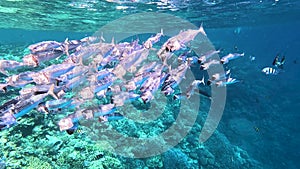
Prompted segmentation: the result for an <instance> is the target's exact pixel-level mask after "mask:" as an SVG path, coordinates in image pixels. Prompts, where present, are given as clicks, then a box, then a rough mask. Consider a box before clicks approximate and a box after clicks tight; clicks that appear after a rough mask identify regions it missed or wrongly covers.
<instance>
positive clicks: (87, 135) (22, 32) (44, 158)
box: [0, 0, 300, 169]
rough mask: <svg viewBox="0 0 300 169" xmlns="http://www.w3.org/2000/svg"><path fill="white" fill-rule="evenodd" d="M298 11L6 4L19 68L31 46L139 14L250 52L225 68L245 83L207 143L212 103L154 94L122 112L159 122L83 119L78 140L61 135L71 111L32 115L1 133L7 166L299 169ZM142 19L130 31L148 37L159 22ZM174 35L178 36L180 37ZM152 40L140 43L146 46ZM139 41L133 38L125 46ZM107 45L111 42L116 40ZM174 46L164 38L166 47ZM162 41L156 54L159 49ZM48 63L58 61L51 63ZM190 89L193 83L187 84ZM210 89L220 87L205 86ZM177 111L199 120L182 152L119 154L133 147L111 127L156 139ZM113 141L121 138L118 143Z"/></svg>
mask: <svg viewBox="0 0 300 169" xmlns="http://www.w3.org/2000/svg"><path fill="white" fill-rule="evenodd" d="M299 7H300V3H299V2H297V1H290V0H279V1H273V0H265V1H264V0H262V1H259V0H249V1H236V0H229V1H225V0H223V1H222V0H190V1H168V2H165V1H147V0H141V1H118V2H107V1H97V0H85V1H84V0H81V1H79V0H78V1H75V0H73V1H60V2H54V1H43V2H40V1H35V0H23V1H22V0H15V1H12V0H7V1H1V2H0V13H1V15H0V22H1V24H0V25H1V29H0V35H1V36H0V60H2V59H9V60H17V61H21V60H22V57H23V56H24V55H25V54H28V49H27V47H28V46H29V45H31V44H34V43H37V42H40V41H46V40H55V41H58V42H63V41H64V40H65V39H66V38H68V39H82V38H84V37H86V36H90V35H92V34H94V32H96V31H98V30H99V29H100V28H101V27H102V26H104V25H105V24H108V23H110V22H111V21H114V20H115V19H118V18H120V17H123V16H130V14H134V13H140V12H157V13H168V14H171V15H174V16H177V17H179V18H181V19H184V20H186V21H189V22H191V23H193V24H194V25H195V26H196V27H199V26H200V24H201V23H203V25H204V29H205V31H206V34H207V37H208V39H209V40H210V42H211V43H212V45H213V46H214V47H215V49H221V53H220V56H223V55H226V54H228V53H233V52H244V53H245V56H244V57H242V58H239V59H237V60H235V61H232V62H231V63H229V64H228V65H225V66H224V68H225V69H226V70H228V69H230V70H231V72H233V73H232V75H233V77H234V78H237V79H239V80H241V82H240V83H236V84H233V85H228V86H227V87H226V91H227V95H226V105H225V108H224V112H223V115H222V119H221V121H220V123H218V128H217V130H216V131H214V134H213V135H212V136H211V137H210V138H208V140H207V141H205V142H204V143H199V141H198V140H199V135H200V132H201V129H202V127H203V126H204V121H205V119H206V117H207V116H208V112H209V110H210V106H211V105H212V101H211V100H210V99H207V98H206V97H203V96H199V95H196V96H197V97H199V98H200V101H199V104H200V107H199V111H198V112H192V109H190V108H191V107H192V105H193V104H195V103H193V102H188V104H187V106H186V105H184V104H183V103H184V100H182V102H179V101H178V100H177V101H172V100H167V101H166V100H165V99H164V97H162V99H161V97H160V96H158V97H155V99H158V100H159V101H157V102H155V101H154V103H156V104H153V103H152V104H151V105H146V106H145V105H142V106H141V105H134V106H135V107H138V110H139V111H137V110H136V109H126V108H120V111H121V112H123V113H124V112H125V114H126V115H128V116H129V117H133V119H134V117H140V116H143V117H145V118H149V119H152V116H151V115H149V114H148V115H147V114H143V111H145V113H147V110H148V109H149V107H147V106H150V107H152V108H153V107H154V110H155V111H154V112H159V111H160V110H163V114H162V115H161V116H160V118H158V119H154V120H153V121H152V122H150V123H146V124H144V123H139V122H132V121H126V120H124V119H122V120H114V121H111V122H109V123H108V124H106V125H107V126H110V127H106V128H105V127H104V128H100V129H99V128H97V125H98V123H97V120H94V121H95V122H94V123H93V124H92V125H86V124H85V123H86V122H82V125H81V126H79V129H78V130H76V132H75V133H74V134H71V135H69V134H67V132H65V131H60V130H59V127H58V125H57V123H58V121H59V120H60V119H61V118H63V117H64V116H65V115H66V114H63V113H61V112H54V113H50V114H44V113H41V112H38V111H36V110H32V111H31V112H30V113H28V114H27V115H25V116H23V117H22V118H20V119H18V125H16V126H13V127H11V128H8V129H5V130H2V131H0V136H1V137H0V149H1V151H0V168H1V169H2V168H272V169H273V168H291V169H294V168H295V169H296V168H300V163H299V161H298V157H299V156H300V155H299V151H298V150H299V148H300V146H299V142H300V136H299V126H298V121H299V119H300V117H299V109H300V104H299V100H300V93H299V89H298V87H299V85H298V84H299V82H300V78H299V73H300V69H299V64H300V57H299V52H298V48H299V46H300V33H299V30H298V28H299V26H300V22H299V17H300V13H299V11H300V10H299V9H300V8H299ZM138 19H139V18H137V20H138ZM154 19H155V18H154ZM164 21H165V22H164V23H161V24H162V25H167V26H168V25H173V24H174V23H175V24H176V22H174V20H164ZM124 22H125V23H126V20H125V21H124ZM144 22H146V23H145V24H143V25H140V24H132V25H130V28H132V29H134V28H139V27H147V28H148V29H149V30H150V29H151V28H150V27H151V26H157V25H158V24H159V23H151V22H149V23H147V21H144ZM137 23H139V22H137ZM182 23H184V22H182ZM182 23H180V24H178V27H179V28H174V27H173V28H172V26H170V28H168V29H167V30H165V32H168V31H170V32H171V33H170V34H172V35H175V34H177V33H178V31H177V29H180V25H181V24H182ZM123 24H124V23H123ZM120 25H121V23H120ZM130 28H124V27H122V26H120V27H117V28H115V32H125V31H128V30H130ZM122 29H124V30H122ZM127 29H128V30H127ZM172 29H176V31H177V32H176V31H173V32H172ZM105 33H106V32H103V34H104V36H106V34H105ZM110 33H111V32H110ZM151 33H153V32H151ZM112 36H114V35H112ZM148 37H149V36H146V35H139V36H138V38H139V39H140V42H141V43H142V42H143V41H145V40H146V39H147V38H148ZM135 38H136V36H134V35H132V36H131V37H130V38H127V39H125V40H124V41H129V42H130V41H131V40H132V39H135ZM105 39H106V42H107V41H110V38H105ZM107 39H109V40H107ZM167 39H168V37H163V38H162V39H161V41H163V42H164V41H166V40H167ZM163 42H159V43H158V46H155V47H157V48H159V46H160V45H162V44H163ZM277 54H280V56H283V55H284V56H285V57H286V63H285V64H284V69H283V71H282V72H280V73H279V74H278V75H274V76H266V75H265V74H263V73H262V72H261V69H262V68H264V67H266V66H270V65H271V64H272V61H273V59H274V57H275V56H276V55H277ZM251 57H255V60H251V59H250V58H251ZM62 59H63V58H62ZM50 64H53V62H49V63H46V65H44V66H45V67H46V66H49V65H50ZM191 70H192V71H193V72H192V73H193V74H194V75H195V77H196V78H198V79H201V78H202V74H205V80H207V78H208V75H207V74H206V73H205V72H204V73H203V71H200V70H199V69H198V68H195V67H192V68H191ZM12 73H13V72H12ZM0 78H1V83H3V82H4V79H5V76H4V75H0ZM183 81H184V80H183ZM184 85H188V84H185V83H184V82H183V86H184ZM202 89H203V90H205V91H210V90H212V89H211V88H210V87H207V86H205V87H203V88H202ZM18 90H19V89H12V90H11V91H9V92H7V93H0V98H1V101H0V103H1V105H2V104H3V103H5V102H6V101H8V100H10V99H12V98H14V97H16V96H17V95H18ZM160 99H161V100H160ZM167 99H168V98H167ZM162 101H166V102H167V103H168V104H167V106H164V105H161V104H160V102H162ZM154 105H156V107H155V106H154ZM139 106H141V107H139ZM179 108H183V110H184V111H183V113H184V115H185V116H192V114H193V113H197V119H196V121H195V123H193V125H192V128H191V129H190V130H189V132H188V134H187V135H186V136H184V137H183V138H182V140H180V142H179V143H178V144H176V145H174V147H173V146H172V147H171V148H170V149H168V151H166V152H163V153H159V154H156V155H154V156H152V157H145V158H134V157H132V158H131V157H128V156H122V155H120V153H116V152H118V151H117V150H118V149H121V147H122V146H123V145H126V143H127V140H126V139H124V138H118V137H116V136H114V135H113V134H111V131H110V130H109V128H114V129H116V131H118V132H119V133H122V134H123V135H125V136H132V137H138V138H145V137H150V136H153V135H157V134H159V133H162V132H163V131H164V130H167V129H168V128H169V127H171V126H172V124H173V123H174V122H175V120H176V118H177V117H179V110H178V109H179ZM181 112H182V111H181ZM154 118H155V117H154ZM179 130H180V129H177V130H174V131H173V133H174V135H173V134H172V135H170V136H169V138H167V139H166V140H168V139H169V140H172V139H176V138H177V137H180V134H182V133H180V132H179ZM111 139H115V140H112V142H110V140H111ZM114 141H115V142H114ZM161 146H162V147H164V145H161ZM147 148H149V149H151V147H145V148H144V149H138V150H134V151H133V150H131V149H130V147H128V151H132V153H133V154H135V153H136V154H139V153H141V152H144V156H147V152H148V150H147ZM111 149H115V151H113V150H111ZM135 151H138V152H135ZM142 154H143V153H142ZM133 156H134V155H133Z"/></svg>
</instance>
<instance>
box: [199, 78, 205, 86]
mask: <svg viewBox="0 0 300 169" xmlns="http://www.w3.org/2000/svg"><path fill="white" fill-rule="evenodd" d="M200 84H203V85H204V86H205V82H204V75H203V76H202V79H201V80H200Z"/></svg>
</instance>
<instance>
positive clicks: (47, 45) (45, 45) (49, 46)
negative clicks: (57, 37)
mask: <svg viewBox="0 0 300 169" xmlns="http://www.w3.org/2000/svg"><path fill="white" fill-rule="evenodd" d="M61 47H62V43H60V42H56V41H43V42H39V43H36V44H32V45H30V46H28V48H29V50H30V52H31V53H32V54H35V53H38V52H43V51H50V50H58V49H60V48H61Z"/></svg>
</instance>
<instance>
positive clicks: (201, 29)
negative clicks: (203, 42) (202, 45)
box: [199, 22, 207, 36]
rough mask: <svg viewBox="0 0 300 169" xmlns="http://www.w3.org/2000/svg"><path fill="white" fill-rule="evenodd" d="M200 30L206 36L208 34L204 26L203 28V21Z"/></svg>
mask: <svg viewBox="0 0 300 169" xmlns="http://www.w3.org/2000/svg"><path fill="white" fill-rule="evenodd" d="M199 32H200V33H202V34H203V35H204V36H207V35H206V33H205V31H204V28H203V22H202V23H201V25H200V28H199Z"/></svg>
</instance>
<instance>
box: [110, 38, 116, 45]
mask: <svg viewBox="0 0 300 169" xmlns="http://www.w3.org/2000/svg"><path fill="white" fill-rule="evenodd" d="M111 44H113V45H114V44H115V37H112V38H111Z"/></svg>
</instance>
